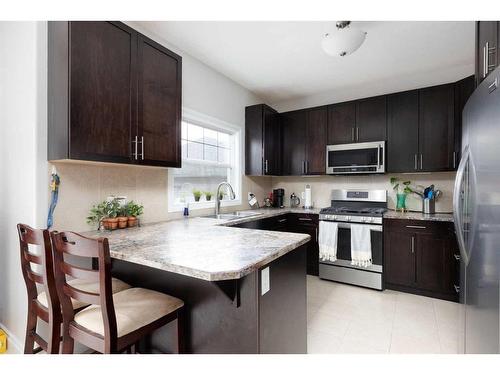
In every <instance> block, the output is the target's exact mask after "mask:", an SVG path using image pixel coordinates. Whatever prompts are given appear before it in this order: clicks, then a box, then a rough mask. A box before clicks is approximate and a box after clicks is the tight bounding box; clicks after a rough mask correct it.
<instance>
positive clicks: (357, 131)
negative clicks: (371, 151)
mask: <svg viewBox="0 0 500 375" xmlns="http://www.w3.org/2000/svg"><path fill="white" fill-rule="evenodd" d="M356 141H358V142H359V128H358V127H357V126H356Z"/></svg>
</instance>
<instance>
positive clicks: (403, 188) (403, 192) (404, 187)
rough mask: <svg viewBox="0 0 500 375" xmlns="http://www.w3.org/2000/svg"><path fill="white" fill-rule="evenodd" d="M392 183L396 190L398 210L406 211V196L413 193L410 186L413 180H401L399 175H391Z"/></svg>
mask: <svg viewBox="0 0 500 375" xmlns="http://www.w3.org/2000/svg"><path fill="white" fill-rule="evenodd" d="M390 182H391V185H392V188H393V190H394V191H395V192H396V211H402V212H404V211H406V196H407V195H408V194H410V193H413V189H412V188H411V187H410V184H411V181H401V182H400V180H399V178H397V177H391V180H390Z"/></svg>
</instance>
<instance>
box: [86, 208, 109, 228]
mask: <svg viewBox="0 0 500 375" xmlns="http://www.w3.org/2000/svg"><path fill="white" fill-rule="evenodd" d="M106 205H107V202H101V203H98V204H96V205H94V206H92V208H91V209H90V212H89V216H87V224H97V230H99V229H101V222H102V220H103V219H105V218H106Z"/></svg>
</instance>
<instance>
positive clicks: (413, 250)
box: [411, 236, 415, 254]
mask: <svg viewBox="0 0 500 375" xmlns="http://www.w3.org/2000/svg"><path fill="white" fill-rule="evenodd" d="M411 253H412V254H415V236H411Z"/></svg>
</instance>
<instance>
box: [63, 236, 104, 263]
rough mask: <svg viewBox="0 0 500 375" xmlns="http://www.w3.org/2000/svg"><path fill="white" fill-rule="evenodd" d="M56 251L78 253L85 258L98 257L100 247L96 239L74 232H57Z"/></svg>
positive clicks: (77, 254)
mask: <svg viewBox="0 0 500 375" xmlns="http://www.w3.org/2000/svg"><path fill="white" fill-rule="evenodd" d="M56 241H57V246H56V248H55V250H56V251H58V252H62V253H65V254H70V255H76V256H79V257H83V258H97V257H98V256H99V249H98V247H97V246H96V241H98V240H94V239H92V238H87V237H84V236H82V235H81V234H78V233H74V232H61V233H58V234H57V239H56Z"/></svg>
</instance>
